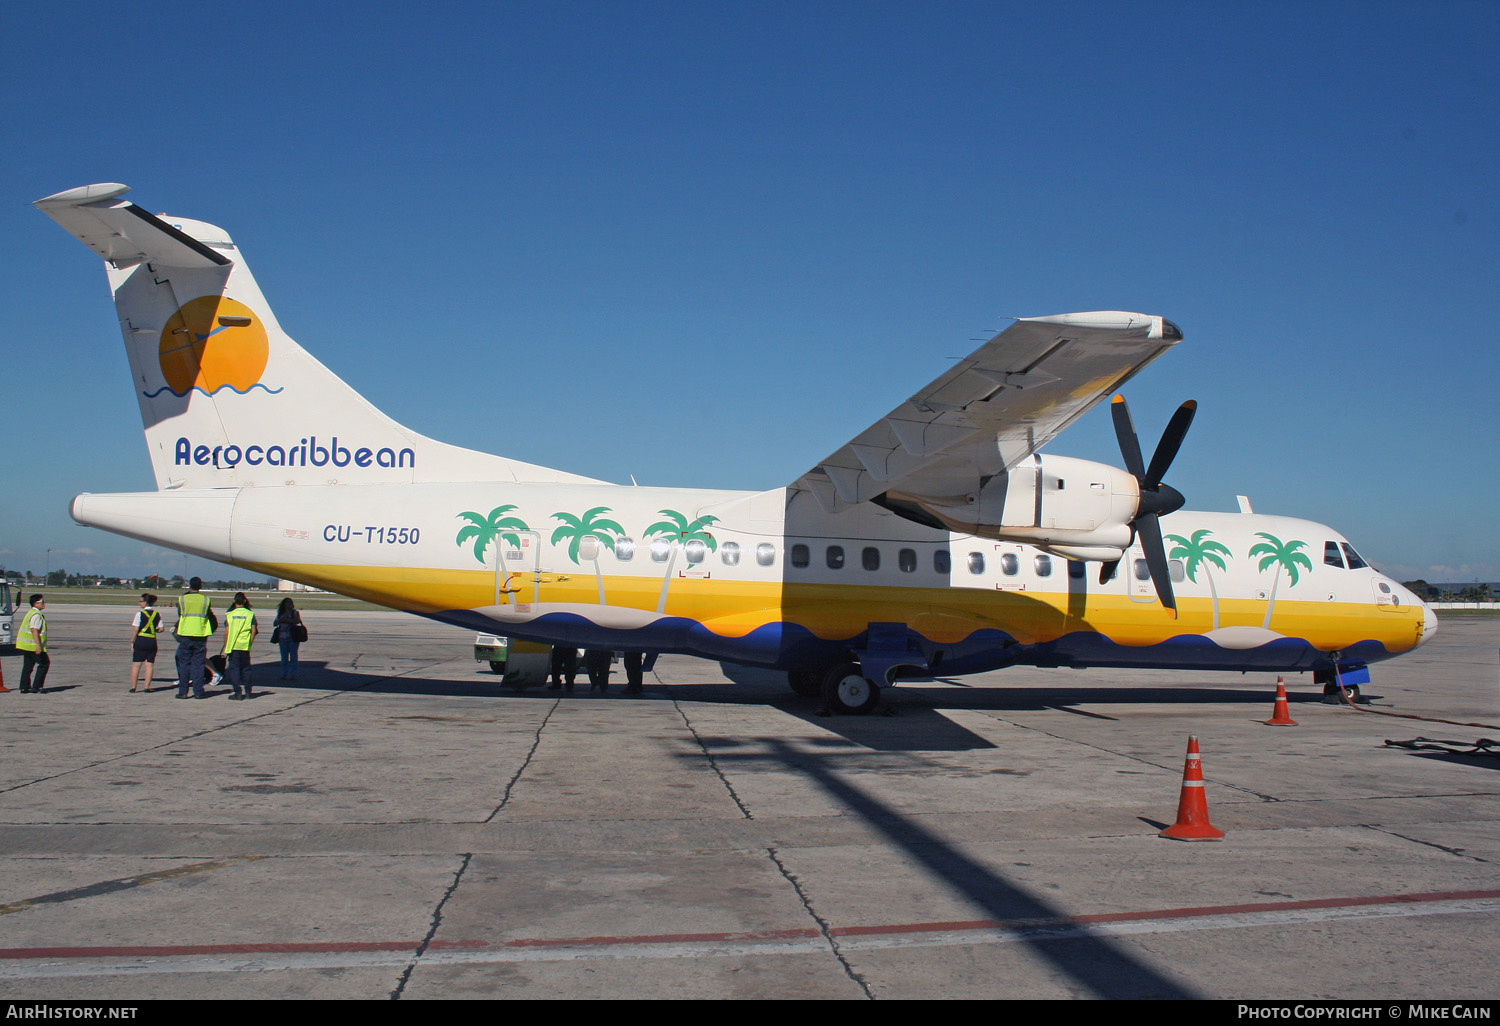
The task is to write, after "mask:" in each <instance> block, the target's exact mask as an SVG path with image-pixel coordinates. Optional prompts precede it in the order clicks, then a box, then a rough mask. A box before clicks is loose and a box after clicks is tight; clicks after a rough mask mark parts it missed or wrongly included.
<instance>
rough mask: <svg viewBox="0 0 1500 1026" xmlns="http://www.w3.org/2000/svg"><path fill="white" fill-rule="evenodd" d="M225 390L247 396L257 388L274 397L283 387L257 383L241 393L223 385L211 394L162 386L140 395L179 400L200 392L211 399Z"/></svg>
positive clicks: (199, 389) (203, 391) (201, 388)
mask: <svg viewBox="0 0 1500 1026" xmlns="http://www.w3.org/2000/svg"><path fill="white" fill-rule="evenodd" d="M226 388H227V389H229V390H230V391H231V392H233V393H234V394H235V395H249V394H250V390H251V389H254V388H258V389H260V390H261V391H263V392H268V393H270V394H271V395H275V394H276V393H277V392H280V391H282V390H283V389H284V388H285V386H282V388H267V387H266V386H265V385H262V384H261V383H260V382H258V381H257V382H256V383H255V384H253V385H251V386H250V388H247V389H245V390H244V391H241V390H240V389H238V388H235V387H234V386H233V385H229V384H224V385H220V386H219V387H218V388H216V389H214V390H213V391H212V392H210V391H209V390H208V389H206V388H203V387H202V386H200V385H194V386H193V387H192V388H189V389H188V390H187V391H185V392H179V391H177V390H176V389H175V388H173V387H172V386H171V385H163V386H161V387H160V388H158V389H157V390H156V391H155V392H142V393H141V395H143V396H145V397H146V398H147V399H155V398H156V397H157V396H159V395H161V394H162V393H163V392H171V393H172V394H173V395H175V396H176V397H177V398H179V399H181V398H183V397H184V396H186V395H187V394H188V392H202V393H203V394H204V395H206V396H209V397H213V396H216V395H218V394H219V393H220V392H222V391H224V389H226Z"/></svg>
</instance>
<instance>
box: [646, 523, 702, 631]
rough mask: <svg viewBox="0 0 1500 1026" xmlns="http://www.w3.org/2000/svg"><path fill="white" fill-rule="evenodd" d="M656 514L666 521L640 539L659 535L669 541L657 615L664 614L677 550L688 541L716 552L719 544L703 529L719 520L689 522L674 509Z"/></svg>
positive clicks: (648, 529) (652, 526) (649, 529)
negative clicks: (700, 543)
mask: <svg viewBox="0 0 1500 1026" xmlns="http://www.w3.org/2000/svg"><path fill="white" fill-rule="evenodd" d="M657 512H658V513H660V514H661V515H662V516H664V517H666V518H667V519H666V520H658V521H657V522H656V523H654V524H652V525H651V526H650V527H648V528H646V530H645V531H644V532H643V533H642V535H641V537H642V539H645V538H650V537H652V536H653V535H660V536H661V537H663V538H670V539H671V555H670V556H668V558H667V570H666V573H664V574H662V578H661V597H660V598H659V599H658V600H657V602H656V611H657V612H658V613H665V612H666V610H667V588H668V586H669V585H670V584H671V583H672V567H673V566H674V565H675V564H676V562H677V550H678V549H680V548H682V547H683V546H685V545H686V544H687V543H688V542H690V541H700V542H702V543H703V545H704V547H705V548H706V549H708V551H709V552H717V551H718V549H719V543H718V542H717V541H715V540H714V536H713V535H712V534H709V533H708V531H706V530H704V529H705V528H706V527H708V526H709V525H710V524H717V523H718V522H719V518H718V517H716V516H705V517H699V518H698V519H696V520H689V519H688V518H687V517H685V516H683V515H682V514H681V513H679V512H677V511H676V510H675V509H659V510H657ZM689 562H696V560H689Z"/></svg>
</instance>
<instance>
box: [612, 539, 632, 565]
mask: <svg viewBox="0 0 1500 1026" xmlns="http://www.w3.org/2000/svg"><path fill="white" fill-rule="evenodd" d="M615 558H616V559H618V560H619V561H620V562H621V563H629V562H630V561H631V560H632V559H634V558H635V539H634V538H616V539H615Z"/></svg>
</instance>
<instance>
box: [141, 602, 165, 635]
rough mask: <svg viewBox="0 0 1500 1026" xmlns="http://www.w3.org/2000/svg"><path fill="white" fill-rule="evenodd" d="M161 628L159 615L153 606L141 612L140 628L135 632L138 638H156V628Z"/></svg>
mask: <svg viewBox="0 0 1500 1026" xmlns="http://www.w3.org/2000/svg"><path fill="white" fill-rule="evenodd" d="M160 626H161V614H160V613H158V612H157V611H156V607H155V606H147V607H146V608H145V609H142V610H141V627H140V630H138V631H136V632H135V634H136V637H138V638H151V639H153V640H155V638H156V628H158V627H160Z"/></svg>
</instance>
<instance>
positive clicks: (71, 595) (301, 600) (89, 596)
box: [11, 586, 385, 611]
mask: <svg viewBox="0 0 1500 1026" xmlns="http://www.w3.org/2000/svg"><path fill="white" fill-rule="evenodd" d="M144 590H145V589H141V591H144ZM23 591H24V594H25V595H26V596H31V595H34V594H36V593H37V592H40V593H41V594H43V595H45V596H47V602H48V604H50V605H68V604H76V605H88V606H135V604H136V603H137V602H139V601H140V599H141V591H131V590H128V589H125V588H87V587H83V588H43V587H32V586H28V587H26V588H24V589H23ZM203 593H204V594H205V595H207V596H209V597H210V598H211V599H213V604H214V606H215V608H217V609H219V610H221V611H222V610H224V609H228V608H229V600H230V599H231V598H233V597H234V592H232V591H216V590H213V589H210V588H205V589H204V591H203ZM15 594H16V592H15V589H14V587H12V589H11V595H12V597H15ZM152 594H154V595H155V596H156V598H157V603H156V604H157V605H158V606H161V607H171V606H174V605H175V604H176V602H177V596H178V595H181V594H182V592H180V591H171V590H168V591H157V592H153V593H152ZM288 596H290V597H291V599H292V601H293V602H295V603H297V608H298V609H308V610H313V611H317V610H320V609H355V610H379V609H384V608H385V607H384V606H377V605H375V604H373V603H370V602H362V601H360V600H359V599H352V598H345V597H344V596H343V595H334V594H331V593H330V594H319V593H317V592H307V591H295V592H291V591H247V592H245V597H246V598H247V599H249V600H250V608H252V609H275V608H276V607H277V606H278V605H280V603H281V600H282V599H284V598H287V597H288ZM21 601H25V599H24V598H23V599H22V600H21Z"/></svg>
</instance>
